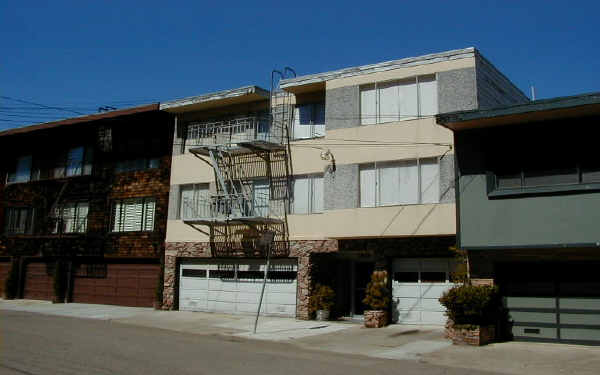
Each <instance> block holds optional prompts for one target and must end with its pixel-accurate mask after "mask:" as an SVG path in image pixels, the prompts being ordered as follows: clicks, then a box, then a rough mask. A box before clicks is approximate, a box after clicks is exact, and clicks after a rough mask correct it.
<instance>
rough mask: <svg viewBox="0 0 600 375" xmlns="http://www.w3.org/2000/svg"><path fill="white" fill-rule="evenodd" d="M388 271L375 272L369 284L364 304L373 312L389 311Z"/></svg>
mask: <svg viewBox="0 0 600 375" xmlns="http://www.w3.org/2000/svg"><path fill="white" fill-rule="evenodd" d="M387 278H388V275H387V271H375V272H373V274H372V275H371V281H370V282H369V284H367V289H366V291H365V294H366V296H365V299H363V303H364V304H365V305H367V306H369V307H371V309H372V310H387V308H388V305H389V304H390V290H389V289H388V287H387Z"/></svg>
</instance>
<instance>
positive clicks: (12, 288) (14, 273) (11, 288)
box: [4, 261, 19, 299]
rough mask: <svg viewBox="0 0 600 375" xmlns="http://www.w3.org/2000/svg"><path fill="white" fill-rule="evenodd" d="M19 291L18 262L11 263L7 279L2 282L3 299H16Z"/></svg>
mask: <svg viewBox="0 0 600 375" xmlns="http://www.w3.org/2000/svg"><path fill="white" fill-rule="evenodd" d="M18 289H19V262H16V261H13V262H12V264H11V265H10V272H9V273H8V277H7V278H6V280H4V297H5V298H6V299H15V298H17V292H18Z"/></svg>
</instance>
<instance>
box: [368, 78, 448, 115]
mask: <svg viewBox="0 0 600 375" xmlns="http://www.w3.org/2000/svg"><path fill="white" fill-rule="evenodd" d="M437 113H438V103H437V81H436V79H435V75H423V76H417V77H412V78H407V79H402V80H395V81H386V82H377V83H372V84H368V85H363V86H361V87H360V118H361V124H362V125H371V124H382V123H386V122H393V121H400V120H412V119H415V118H419V117H423V116H432V115H435V114H437Z"/></svg>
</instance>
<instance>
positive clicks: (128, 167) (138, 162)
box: [115, 158, 159, 173]
mask: <svg viewBox="0 0 600 375" xmlns="http://www.w3.org/2000/svg"><path fill="white" fill-rule="evenodd" d="M158 166H159V158H138V159H128V160H120V161H118V162H117V165H116V167H115V171H116V172H117V173H121V172H133V171H142V170H144V169H152V168H158Z"/></svg>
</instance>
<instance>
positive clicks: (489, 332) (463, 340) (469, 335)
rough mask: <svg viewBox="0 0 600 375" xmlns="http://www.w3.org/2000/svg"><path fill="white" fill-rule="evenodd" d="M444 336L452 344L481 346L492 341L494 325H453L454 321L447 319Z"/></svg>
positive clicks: (494, 332)
mask: <svg viewBox="0 0 600 375" xmlns="http://www.w3.org/2000/svg"><path fill="white" fill-rule="evenodd" d="M445 336H446V338H448V339H450V340H452V344H454V345H472V346H482V345H487V344H489V343H491V342H494V340H495V339H496V327H495V326H494V325H486V326H479V325H455V324H454V322H452V321H451V320H448V321H447V322H446V334H445Z"/></svg>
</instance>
